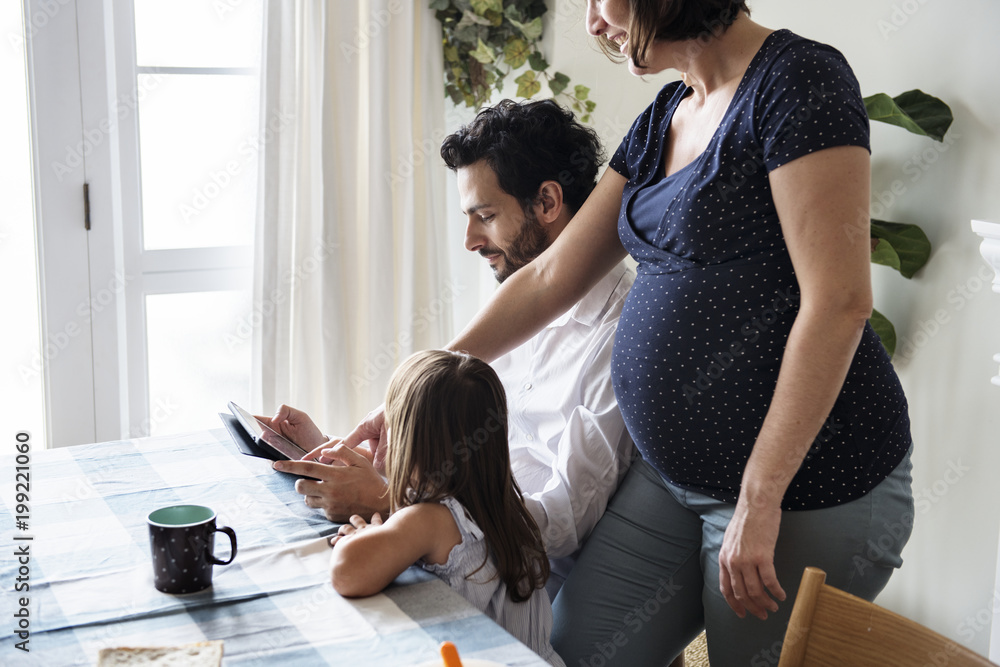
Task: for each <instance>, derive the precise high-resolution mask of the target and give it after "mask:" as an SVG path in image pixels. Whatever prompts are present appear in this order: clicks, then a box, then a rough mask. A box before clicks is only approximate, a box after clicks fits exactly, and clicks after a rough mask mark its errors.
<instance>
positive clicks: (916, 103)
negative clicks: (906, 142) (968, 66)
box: [865, 90, 954, 141]
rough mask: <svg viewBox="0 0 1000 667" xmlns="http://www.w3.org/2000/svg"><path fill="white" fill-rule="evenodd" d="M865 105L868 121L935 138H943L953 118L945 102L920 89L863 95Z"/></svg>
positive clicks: (938, 139) (939, 139) (937, 139)
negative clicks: (891, 93) (891, 94)
mask: <svg viewBox="0 0 1000 667" xmlns="http://www.w3.org/2000/svg"><path fill="white" fill-rule="evenodd" d="M865 108H866V109H868V117H869V118H870V119H871V120H877V121H880V122H883V123H888V124H889V125H896V126H898V127H902V128H904V129H907V130H909V131H910V132H913V133H914V134H919V135H922V136H926V137H930V138H932V139H934V140H936V141H943V140H944V135H945V133H946V132H947V131H948V128H949V127H951V123H952V120H954V117H953V116H952V113H951V109H950V108H949V107H948V105H947V104H945V103H944V102H942V101H941V100H940V99H938V98H936V97H934V96H932V95H928V94H927V93H925V92H923V91H921V90H910V91H908V92H905V93H903V94H902V95H897V96H896V97H894V98H893V97H889V96H888V95H886V94H885V93H877V94H875V95H871V96H870V97H866V98H865Z"/></svg>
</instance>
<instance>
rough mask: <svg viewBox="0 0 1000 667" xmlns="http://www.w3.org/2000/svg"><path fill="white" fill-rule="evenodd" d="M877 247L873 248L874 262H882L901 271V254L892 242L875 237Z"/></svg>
mask: <svg viewBox="0 0 1000 667" xmlns="http://www.w3.org/2000/svg"><path fill="white" fill-rule="evenodd" d="M873 240H874V242H875V244H876V245H875V247H874V248H873V249H872V264H881V265H882V266H888V267H890V268H893V269H896V270H897V271H899V255H898V254H897V253H896V249H895V248H893V247H892V244H891V243H889V242H888V241H883V240H882V239H873Z"/></svg>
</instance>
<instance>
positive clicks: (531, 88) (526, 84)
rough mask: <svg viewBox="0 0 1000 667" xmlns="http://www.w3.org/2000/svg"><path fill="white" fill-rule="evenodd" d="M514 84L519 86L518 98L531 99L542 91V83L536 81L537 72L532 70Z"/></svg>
mask: <svg viewBox="0 0 1000 667" xmlns="http://www.w3.org/2000/svg"><path fill="white" fill-rule="evenodd" d="M514 83H516V84H517V96H518V97H524V98H527V99H531V97H532V96H533V95H534V94H535V93H537V92H538V91H539V90H541V89H542V84H541V82H540V81H538V80H536V79H535V72H534V71H533V70H530V69H529V70H528V71H527V72H525V73H524V74H522V75H521V76H519V77H517V78H516V79H514Z"/></svg>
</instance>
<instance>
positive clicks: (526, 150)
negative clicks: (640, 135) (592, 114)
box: [441, 100, 604, 213]
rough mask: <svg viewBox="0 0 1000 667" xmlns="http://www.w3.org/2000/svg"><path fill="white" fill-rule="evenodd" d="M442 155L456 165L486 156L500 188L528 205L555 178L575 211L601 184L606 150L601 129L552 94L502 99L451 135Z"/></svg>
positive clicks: (452, 167) (454, 166)
mask: <svg viewBox="0 0 1000 667" xmlns="http://www.w3.org/2000/svg"><path fill="white" fill-rule="evenodd" d="M441 157H442V158H443V159H444V161H445V164H447V165H448V167H449V168H450V169H453V170H454V169H461V168H462V167H468V166H470V165H472V164H474V163H476V162H479V161H480V160H485V161H486V163H487V164H488V165H489V166H490V168H491V169H492V170H493V172H494V173H495V174H496V175H497V181H498V183H499V184H500V188H501V189H502V190H503V191H504V192H506V193H507V194H509V195H511V196H513V197H514V198H515V199H517V200H518V202H519V203H520V204H521V207H522V208H523V209H524V210H526V211H527V210H528V209H530V208H531V206H532V205H533V204H534V203H535V200H536V198H537V197H538V189H539V188H540V187H541V185H542V183H543V182H544V181H556V182H557V183H559V184H560V185H561V186H562V190H563V201H564V202H565V203H566V205H567V206H569V208H570V209H571V212H572V213H576V212H577V211H578V210H579V209H580V206H582V205H583V202H585V201H586V200H587V197H588V196H589V195H590V193H591V192H592V191H593V189H594V186H595V185H596V184H597V169H598V167H600V166H601V163H602V162H604V151H603V149H602V147H601V140H600V139H599V138H598V137H597V133H596V132H594V131H593V130H592V129H590V128H589V127H585V126H583V125H581V124H580V123H578V122H577V121H576V119H575V118H574V117H573V112H572V111H569V110H568V109H564V108H563V107H561V106H559V105H558V104H556V103H555V102H553V101H552V100H540V101H535V102H522V103H520V104H519V103H517V102H514V101H512V100H503V101H501V102H500V103H499V104H497V105H496V106H494V107H486V108H484V109H483V110H482V111H480V112H479V114H478V115H477V116H476V117H475V119H474V120H473V121H472V122H471V123H469V124H468V125H465V126H463V127H462V128H461V129H460V130H458V131H457V132H455V133H454V134H452V135H450V136H448V137H446V138H445V140H444V142H443V143H442V144H441Z"/></svg>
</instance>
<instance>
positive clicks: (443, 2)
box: [431, 0, 451, 11]
mask: <svg viewBox="0 0 1000 667" xmlns="http://www.w3.org/2000/svg"><path fill="white" fill-rule="evenodd" d="M450 4H451V0H431V9H436V10H442V11H443V10H445V9H448V5H450Z"/></svg>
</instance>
